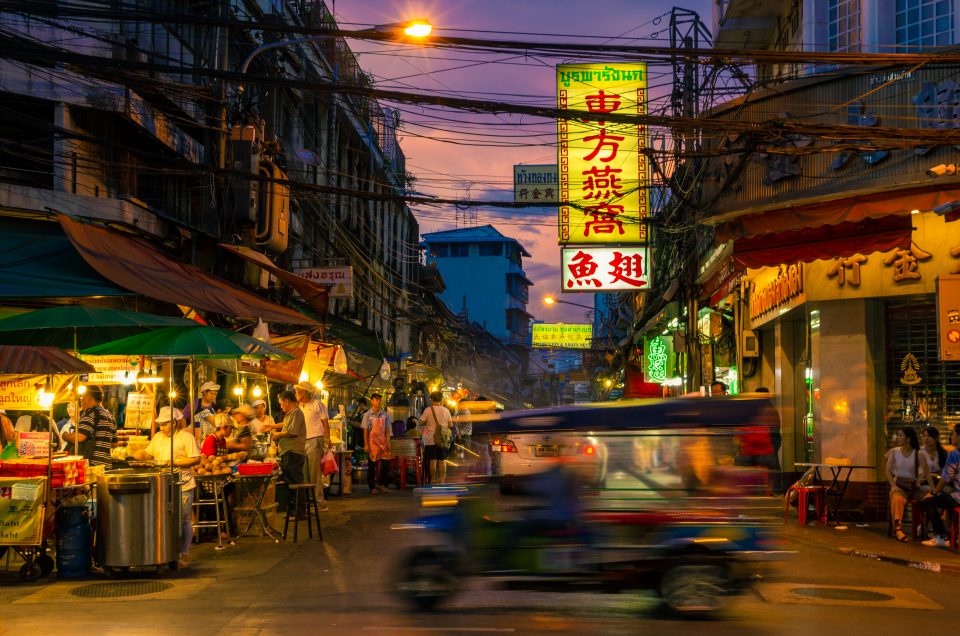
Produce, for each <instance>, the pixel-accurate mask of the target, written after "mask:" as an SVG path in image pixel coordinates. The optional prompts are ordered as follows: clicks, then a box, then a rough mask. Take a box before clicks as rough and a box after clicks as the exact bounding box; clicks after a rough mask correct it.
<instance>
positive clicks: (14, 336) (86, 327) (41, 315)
mask: <svg viewBox="0 0 960 636" xmlns="http://www.w3.org/2000/svg"><path fill="white" fill-rule="evenodd" d="M196 324H197V323H195V322H194V321H192V320H188V319H186V318H176V317H173V316H157V315H154V314H145V313H140V312H136V311H125V310H122V309H111V308H109V307H90V306H86V305H60V306H57V307H47V308H46V309H37V310H36V311H29V312H26V313H22V314H18V315H15V316H10V317H9V318H4V319H3V320H0V344H10V345H30V346H46V347H60V348H62V349H71V350H74V351H75V350H77V349H78V348H86V347H92V346H94V345H97V344H100V343H103V342H109V341H111V340H115V339H117V338H118V337H121V336H129V335H133V334H135V333H138V332H142V331H144V330H145V329H153V328H156V327H171V326H181V327H188V326H195V325H196Z"/></svg>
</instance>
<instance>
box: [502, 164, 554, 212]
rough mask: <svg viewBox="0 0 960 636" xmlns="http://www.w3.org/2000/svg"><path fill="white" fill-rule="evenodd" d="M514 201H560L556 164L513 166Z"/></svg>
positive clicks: (545, 203) (544, 202) (546, 203)
mask: <svg viewBox="0 0 960 636" xmlns="http://www.w3.org/2000/svg"><path fill="white" fill-rule="evenodd" d="M513 201H514V203H543V204H544V205H548V204H551V203H559V202H560V177H559V176H558V173H557V166H556V165H535V166H523V165H521V166H514V167H513Z"/></svg>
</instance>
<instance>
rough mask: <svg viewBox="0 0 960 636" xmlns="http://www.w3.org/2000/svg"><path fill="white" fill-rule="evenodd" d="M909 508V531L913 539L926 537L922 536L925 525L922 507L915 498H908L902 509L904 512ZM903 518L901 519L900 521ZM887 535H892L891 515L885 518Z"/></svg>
mask: <svg viewBox="0 0 960 636" xmlns="http://www.w3.org/2000/svg"><path fill="white" fill-rule="evenodd" d="M908 508H909V510H910V531H911V536H912V537H913V538H914V539H926V537H925V536H923V529H924V528H925V527H926V525H927V524H926V519H925V518H924V516H923V507H922V506H921V505H920V502H919V501H916V500H915V499H910V500H909V501H907V505H906V506H904V508H903V511H904V512H906V511H907V509H908ZM902 521H903V520H902V519H901V522H902ZM887 536H888V537H892V536H893V517H890V519H888V520H887Z"/></svg>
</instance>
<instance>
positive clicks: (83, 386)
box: [77, 384, 87, 395]
mask: <svg viewBox="0 0 960 636" xmlns="http://www.w3.org/2000/svg"><path fill="white" fill-rule="evenodd" d="M86 392H87V385H86V384H81V385H80V386H79V387H78V388H77V394H78V395H83V394H84V393H86Z"/></svg>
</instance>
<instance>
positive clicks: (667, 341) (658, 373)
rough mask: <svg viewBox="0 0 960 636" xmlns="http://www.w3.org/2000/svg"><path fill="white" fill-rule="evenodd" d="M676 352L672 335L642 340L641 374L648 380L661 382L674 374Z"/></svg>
mask: <svg viewBox="0 0 960 636" xmlns="http://www.w3.org/2000/svg"><path fill="white" fill-rule="evenodd" d="M675 367H676V354H675V353H674V350H673V336H670V335H667V336H654V337H653V338H646V339H644V341H643V364H642V369H643V375H644V377H646V379H647V381H649V382H656V383H658V384H663V383H664V382H666V381H667V380H669V379H670V378H672V377H673V376H674V368H675Z"/></svg>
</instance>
